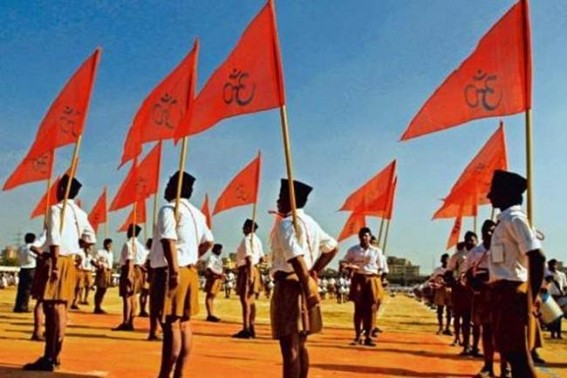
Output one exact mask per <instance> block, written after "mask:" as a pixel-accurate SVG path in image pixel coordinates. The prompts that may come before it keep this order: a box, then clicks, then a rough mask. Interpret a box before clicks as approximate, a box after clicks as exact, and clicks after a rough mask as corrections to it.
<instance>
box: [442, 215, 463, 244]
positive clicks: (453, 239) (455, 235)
mask: <svg viewBox="0 0 567 378" xmlns="http://www.w3.org/2000/svg"><path fill="white" fill-rule="evenodd" d="M462 223H463V218H462V217H460V216H459V217H457V218H455V223H454V224H453V227H452V228H451V233H450V234H449V239H448V240H447V246H446V247H445V249H449V248H451V247H452V246H454V245H457V243H458V242H459V238H460V237H461V226H462Z"/></svg>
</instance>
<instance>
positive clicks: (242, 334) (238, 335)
mask: <svg viewBox="0 0 567 378" xmlns="http://www.w3.org/2000/svg"><path fill="white" fill-rule="evenodd" d="M232 337H233V338H234V339H250V338H252V335H250V331H248V330H247V329H243V330H240V331H239V332H237V333H235V334H234V335H232Z"/></svg>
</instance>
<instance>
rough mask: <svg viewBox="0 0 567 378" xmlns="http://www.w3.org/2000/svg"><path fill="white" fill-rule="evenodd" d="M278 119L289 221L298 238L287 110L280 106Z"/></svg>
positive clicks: (298, 230)
mask: <svg viewBox="0 0 567 378" xmlns="http://www.w3.org/2000/svg"><path fill="white" fill-rule="evenodd" d="M280 117H281V122H282V135H283V143H284V152H285V163H286V169H287V179H288V184H289V188H288V189H289V205H290V207H291V219H292V223H293V228H294V229H295V233H296V235H297V238H298V239H299V238H300V232H301V231H300V229H299V227H298V224H297V205H296V203H295V188H294V186H293V161H292V158H291V145H290V141H289V127H288V123H287V110H286V106H285V105H282V106H281V108H280Z"/></svg>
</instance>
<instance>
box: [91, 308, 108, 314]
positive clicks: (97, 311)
mask: <svg viewBox="0 0 567 378" xmlns="http://www.w3.org/2000/svg"><path fill="white" fill-rule="evenodd" d="M93 313H94V314H100V315H104V314H108V312H106V311H104V310H103V309H102V308H95V309H94V311H93Z"/></svg>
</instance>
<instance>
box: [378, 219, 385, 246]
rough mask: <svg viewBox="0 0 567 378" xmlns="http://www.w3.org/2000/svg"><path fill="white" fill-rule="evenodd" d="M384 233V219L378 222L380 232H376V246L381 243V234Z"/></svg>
mask: <svg viewBox="0 0 567 378" xmlns="http://www.w3.org/2000/svg"><path fill="white" fill-rule="evenodd" d="M383 231H384V218H382V220H381V221H380V231H378V245H380V242H381V241H382V232H383Z"/></svg>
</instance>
